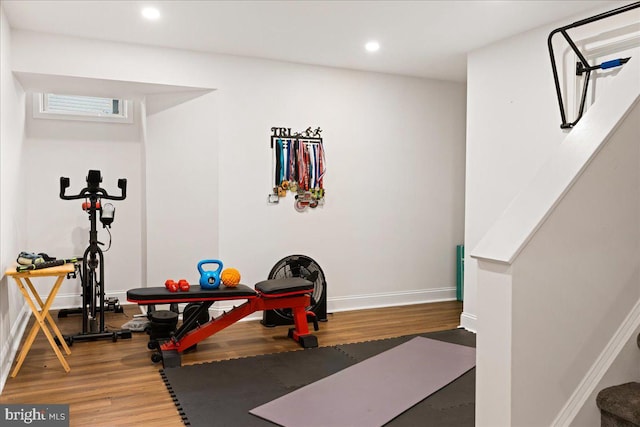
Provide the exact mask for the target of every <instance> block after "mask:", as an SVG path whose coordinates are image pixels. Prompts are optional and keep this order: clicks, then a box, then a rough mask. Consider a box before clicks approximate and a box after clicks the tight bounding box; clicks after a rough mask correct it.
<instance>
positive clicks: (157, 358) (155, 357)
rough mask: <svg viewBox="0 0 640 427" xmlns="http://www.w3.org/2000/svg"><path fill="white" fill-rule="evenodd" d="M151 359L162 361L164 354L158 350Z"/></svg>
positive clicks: (156, 361) (155, 361) (154, 361)
mask: <svg viewBox="0 0 640 427" xmlns="http://www.w3.org/2000/svg"><path fill="white" fill-rule="evenodd" d="M151 361H152V362H153V363H158V362H162V354H161V353H158V352H156V353H153V354H152V355H151Z"/></svg>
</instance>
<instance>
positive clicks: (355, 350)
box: [160, 329, 475, 427]
mask: <svg viewBox="0 0 640 427" xmlns="http://www.w3.org/2000/svg"><path fill="white" fill-rule="evenodd" d="M415 336H416V335H412V336H405V337H398V338H391V339H388V340H378V341H369V342H364V343H356V344H346V345H340V346H334V347H321V348H315V349H306V350H298V351H292V352H286V353H276V354H268V355H262V356H255V357H248V358H242V359H232V360H225V361H221V362H212V363H204V364H199V365H191V366H183V367H181V368H171V369H165V370H161V371H160V372H161V375H162V377H163V380H164V381H165V384H166V386H167V389H168V390H169V392H170V393H171V395H172V397H173V398H174V402H175V404H176V407H177V408H178V411H179V412H180V413H181V415H182V417H183V421H184V423H185V425H190V426H196V427H200V426H202V427H205V426H206V427H208V426H212V425H215V426H233V427H236V426H247V427H251V426H273V425H274V424H273V423H270V422H269V421H266V420H263V419H261V418H258V417H256V416H254V415H251V414H249V410H251V409H253V408H255V407H257V406H259V405H262V404H265V403H267V402H270V401H272V400H274V399H276V398H278V397H280V396H284V395H285V394H287V393H290V392H291V391H293V390H296V389H298V388H300V387H302V386H304V385H307V384H310V383H312V382H314V381H317V380H319V379H321V378H324V377H325V376H328V375H331V374H333V373H335V372H338V371H340V370H342V369H344V368H346V367H348V366H351V365H353V364H355V363H358V362H360V361H362V360H364V359H366V358H367V357H371V356H373V355H375V354H379V353H381V352H383V351H385V350H388V349H390V348H393V347H394V346H397V345H399V344H401V343H403V342H406V341H408V340H410V339H411V338H413V337H415ZM420 336H423V337H427V338H432V339H438V340H442V341H447V342H452V343H456V344H462V345H468V346H471V347H475V335H474V334H472V333H470V332H467V331H465V330H462V329H455V330H451V331H443V332H435V333H429V334H421V335H420ZM327 410H331V408H327ZM474 411H475V369H472V370H471V371H469V372H467V373H466V374H464V375H463V376H461V377H460V378H458V379H457V380H456V381H454V382H452V383H451V384H449V385H448V386H446V387H444V388H443V389H441V390H440V391H438V392H436V393H435V394H433V395H431V396H430V397H428V398H427V399H425V400H423V401H422V402H420V403H418V404H417V405H415V406H413V407H412V408H410V409H409V410H407V411H406V412H404V413H403V414H401V415H400V416H398V417H396V418H395V419H393V420H392V421H391V422H389V423H388V424H387V425H388V426H416V425H438V426H443V427H444V426H449V425H450V426H465V425H469V426H472V425H473V424H474ZM331 427H339V426H331Z"/></svg>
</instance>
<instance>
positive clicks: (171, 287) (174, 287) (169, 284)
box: [164, 279, 179, 292]
mask: <svg viewBox="0 0 640 427" xmlns="http://www.w3.org/2000/svg"><path fill="white" fill-rule="evenodd" d="M164 286H165V288H167V289H169V292H178V289H179V286H178V284H177V283H176V282H175V281H174V280H172V279H169V280H167V281H166V282H164Z"/></svg>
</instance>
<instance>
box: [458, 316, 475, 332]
mask: <svg viewBox="0 0 640 427" xmlns="http://www.w3.org/2000/svg"><path fill="white" fill-rule="evenodd" d="M477 323H478V318H477V317H476V315H475V314H471V313H465V312H463V313H462V315H461V316H460V327H462V328H464V329H466V330H467V331H470V332H473V333H474V334H475V333H477V332H478V328H477V326H476V325H477Z"/></svg>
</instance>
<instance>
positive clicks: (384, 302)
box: [327, 287, 456, 313]
mask: <svg viewBox="0 0 640 427" xmlns="http://www.w3.org/2000/svg"><path fill="white" fill-rule="evenodd" d="M455 299H456V288H455V287H447V288H433V289H420V290H415V291H401V292H385V293H379V294H364V295H351V296H347V297H329V298H328V299H327V311H328V312H330V313H337V312H340V311H353V310H365V309H368V308H381V307H397V306H402V305H413V304H424V303H429V302H439V301H452V300H455Z"/></svg>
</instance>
